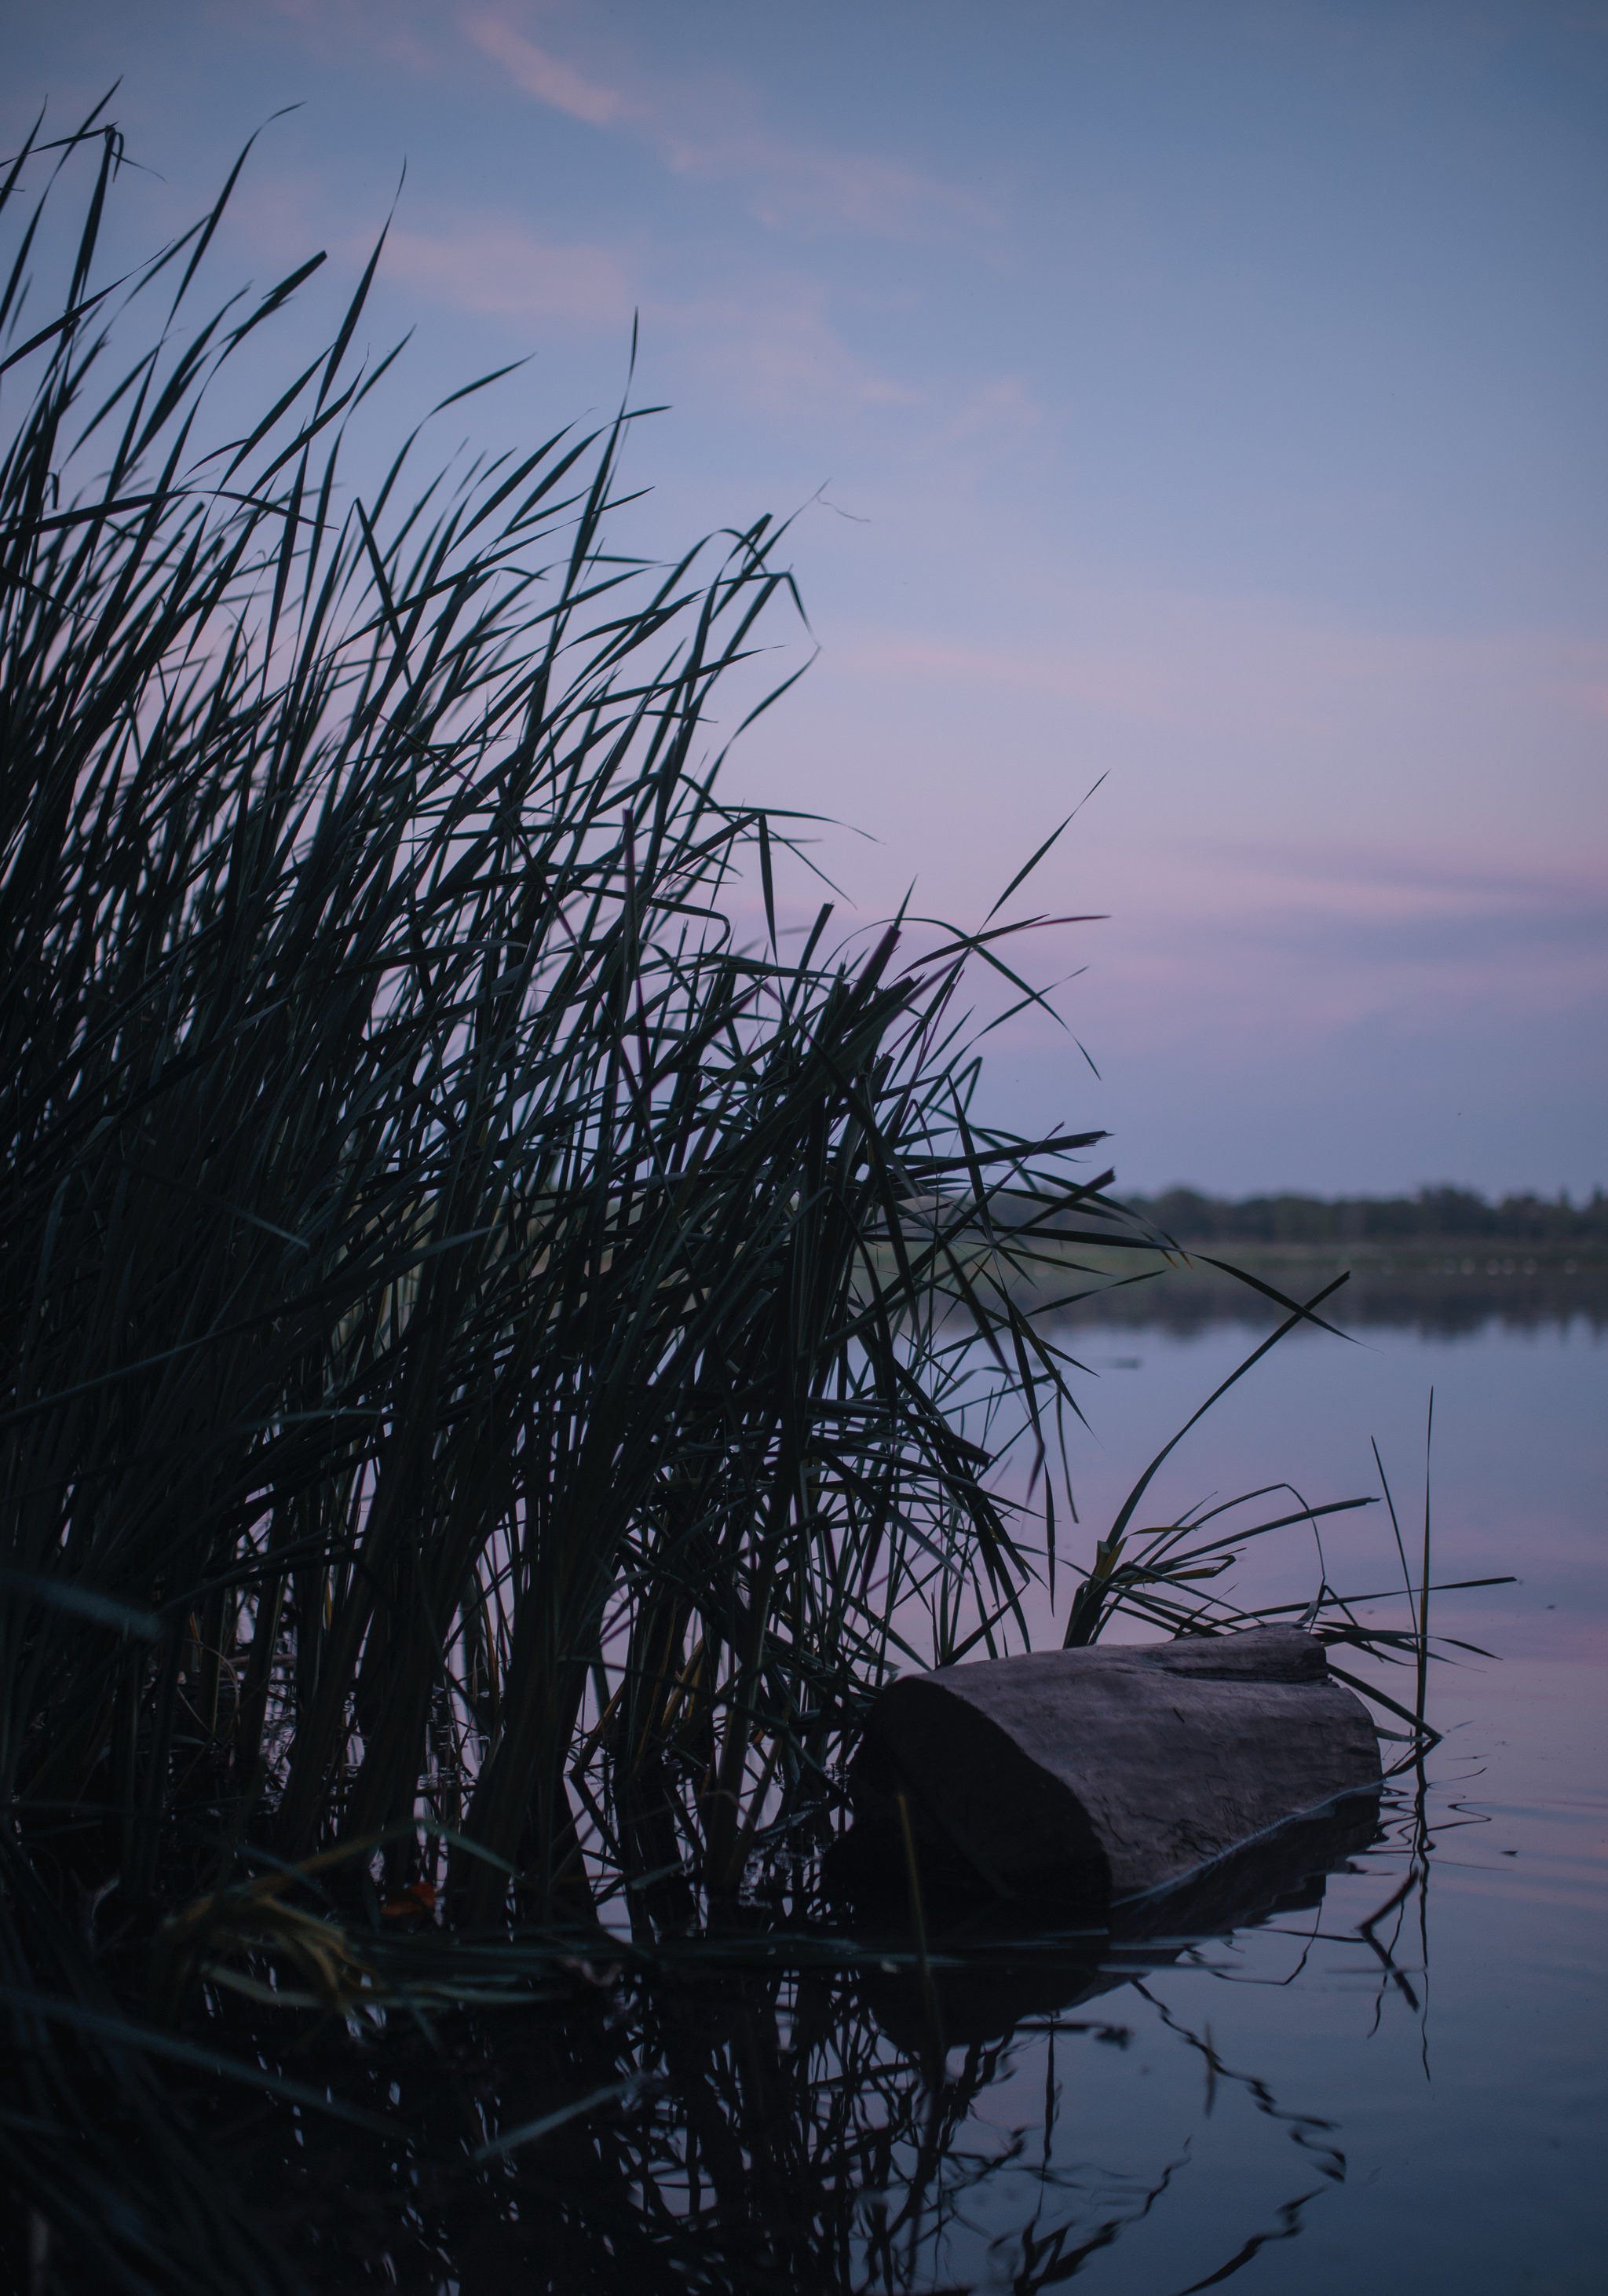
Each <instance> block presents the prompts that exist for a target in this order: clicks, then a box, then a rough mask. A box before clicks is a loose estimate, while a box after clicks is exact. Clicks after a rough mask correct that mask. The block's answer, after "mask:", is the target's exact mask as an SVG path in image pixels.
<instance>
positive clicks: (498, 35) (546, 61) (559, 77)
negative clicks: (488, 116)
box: [464, 16, 637, 127]
mask: <svg viewBox="0 0 1608 2296" xmlns="http://www.w3.org/2000/svg"><path fill="white" fill-rule="evenodd" d="M464 30H465V32H466V33H467V34H468V36H469V37H470V38H471V39H472V41H473V42H474V45H475V46H476V47H477V48H479V49H480V50H481V51H482V52H483V53H485V54H486V55H488V56H490V57H491V58H492V60H493V61H494V62H496V63H499V64H501V65H502V67H503V69H504V70H505V71H506V72H507V73H508V74H509V76H510V77H511V78H513V81H514V83H515V85H516V86H520V87H522V88H523V89H524V91H525V93H526V94H527V95H533V96H535V97H536V99H537V102H538V103H547V104H551V105H552V107H553V109H554V111H564V112H568V114H569V115H570V119H583V120H585V121H586V123H587V127H613V126H614V124H615V122H616V121H617V120H622V119H630V118H631V117H632V116H633V114H634V113H635V112H636V109H637V107H636V105H635V104H633V103H631V102H629V101H628V98H627V97H625V96H624V95H622V94H620V93H619V89H618V88H612V87H604V86H602V84H601V83H600V82H599V81H597V80H595V79H587V78H586V77H585V75H584V74H582V73H580V72H578V71H577V70H575V68H574V66H573V65H571V64H567V63H563V62H562V61H560V59H559V58H558V57H557V56H550V55H549V54H548V53H547V51H546V48H538V47H537V45H536V42H535V41H534V40H528V39H526V37H525V36H524V34H523V33H522V32H516V31H515V30H514V29H513V25H512V24H505V23H504V21H502V19H501V18H500V17H497V16H471V17H470V18H469V19H468V21H466V23H465V24H464Z"/></svg>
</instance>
